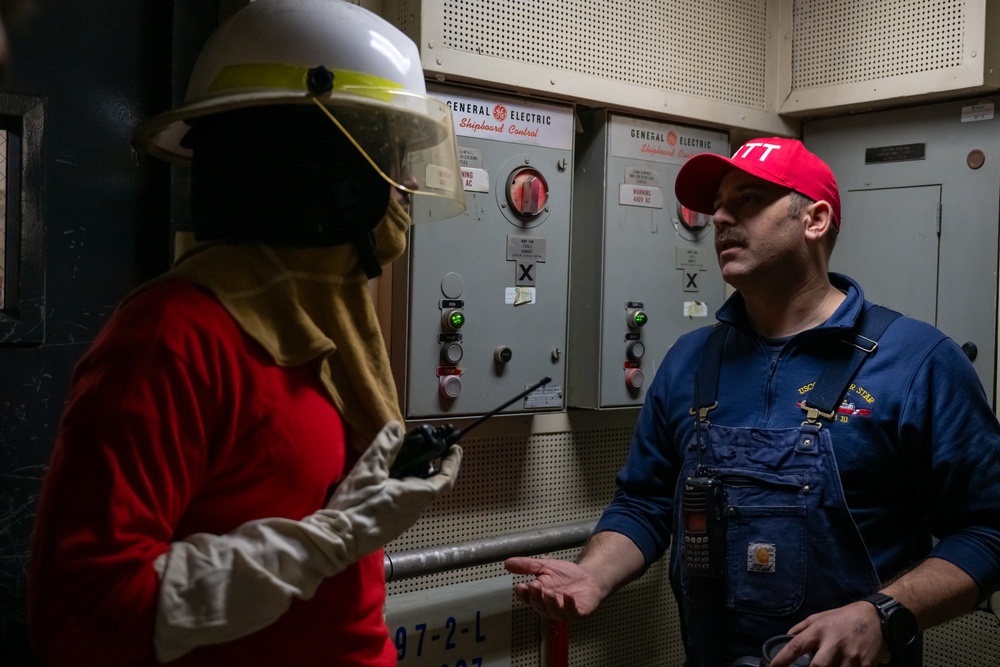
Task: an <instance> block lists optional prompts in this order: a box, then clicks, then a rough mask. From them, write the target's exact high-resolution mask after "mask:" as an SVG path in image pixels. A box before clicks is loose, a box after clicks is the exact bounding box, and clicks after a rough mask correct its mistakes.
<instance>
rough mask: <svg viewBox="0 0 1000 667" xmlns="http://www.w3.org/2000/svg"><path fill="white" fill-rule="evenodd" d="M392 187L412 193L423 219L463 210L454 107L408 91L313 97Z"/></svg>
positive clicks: (343, 89)
mask: <svg viewBox="0 0 1000 667" xmlns="http://www.w3.org/2000/svg"><path fill="white" fill-rule="evenodd" d="M312 99H313V102H314V103H315V104H316V105H317V106H319V107H320V108H321V109H322V110H323V112H324V113H325V114H326V115H327V116H328V117H329V118H330V120H331V121H332V122H333V123H334V124H335V125H336V126H337V127H338V128H339V129H340V131H341V132H343V133H344V135H345V136H346V137H347V138H348V140H350V142H351V143H352V144H354V146H355V147H356V148H357V149H358V151H360V153H361V154H362V155H363V156H364V158H365V159H366V160H367V161H368V162H369V163H370V164H371V165H372V167H374V168H375V170H376V171H377V172H378V173H379V175H381V176H382V178H383V179H385V181H386V182H387V183H389V184H390V185H391V186H392V187H394V188H397V189H398V190H400V191H402V192H404V193H406V194H408V195H409V196H410V200H411V209H412V210H413V211H419V212H420V218H419V219H421V220H443V219H446V218H452V217H455V216H457V215H460V214H462V213H464V212H465V209H466V203H465V190H464V188H463V185H462V179H461V173H460V171H459V165H458V150H457V144H456V140H455V131H454V125H453V121H452V117H451V109H449V108H448V105H447V104H445V103H444V102H442V101H440V100H437V99H434V98H432V97H428V96H426V95H421V94H418V93H412V92H409V91H405V90H399V89H394V88H385V87H374V86H364V85H358V86H352V85H345V86H337V88H336V90H335V91H334V92H333V93H332V94H330V95H328V96H322V97H320V96H316V95H314V96H313V98H312Z"/></svg>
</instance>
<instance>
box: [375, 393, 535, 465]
mask: <svg viewBox="0 0 1000 667" xmlns="http://www.w3.org/2000/svg"><path fill="white" fill-rule="evenodd" d="M551 380H552V378H550V377H548V376H546V377H544V378H542V379H541V380H540V381H538V382H536V383H535V384H533V385H531V386H530V387H528V388H527V389H525V390H524V391H522V392H521V393H520V394H518V395H517V396H515V397H514V398H512V399H510V400H509V401H507V402H506V403H504V404H503V405H501V406H500V407H498V408H495V409H493V410H491V411H490V412H488V413H486V414H485V415H483V416H482V417H480V418H479V419H477V420H476V421H474V422H472V423H471V424H469V425H468V426H466V427H465V428H464V429H460V430H458V431H456V430H455V427H454V426H452V425H451V424H446V425H444V426H437V427H431V425H430V424H421V425H420V426H418V427H417V428H415V429H413V430H411V431H410V432H409V433H407V434H406V436H405V437H404V438H403V446H402V448H401V449H400V450H399V454H397V455H396V460H395V461H393V463H392V466H391V467H390V468H389V476H390V477H393V478H395V479H400V478H402V477H430V476H431V475H433V474H436V473H437V469H436V467H435V466H434V465H433V464H434V461H435V460H437V459H439V458H441V457H442V456H444V454H445V452H447V451H448V448H449V447H451V446H452V445H453V444H455V443H456V442H458V441H459V439H460V438H461V437H462V436H463V435H465V434H466V433H468V432H469V431H471V430H472V429H474V428H475V427H477V426H479V425H480V424H482V423H483V422H484V421H486V420H487V419H489V418H490V417H493V416H494V415H496V414H498V413H499V412H500V411H501V410H503V409H504V408H506V407H507V406H509V405H511V404H512V403H514V402H515V401H519V400H520V399H522V398H524V397H525V396H527V395H528V394H530V393H531V392H533V391H535V390H536V389H538V388H539V387H541V386H543V385H546V384H548V383H549V382H550V381H551Z"/></svg>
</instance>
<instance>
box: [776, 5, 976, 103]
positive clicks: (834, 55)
mask: <svg viewBox="0 0 1000 667" xmlns="http://www.w3.org/2000/svg"><path fill="white" fill-rule="evenodd" d="M965 5H966V1H965V0H934V1H932V2H927V1H926V0H884V1H883V2H855V1H854V0H796V2H795V10H794V14H793V25H794V28H793V35H794V37H793V39H792V63H793V65H794V67H793V69H792V88H793V89H794V88H807V87H810V86H828V85H832V84H841V83H855V82H858V81H876V80H878V79H884V78H886V77H892V76H900V75H903V74H914V73H918V72H927V71H931V70H939V69H942V68H946V67H957V66H959V65H961V64H962V48H963V37H964V35H965V31H966V25H965Z"/></svg>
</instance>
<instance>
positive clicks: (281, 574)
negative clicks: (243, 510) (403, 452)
mask: <svg viewBox="0 0 1000 667" xmlns="http://www.w3.org/2000/svg"><path fill="white" fill-rule="evenodd" d="M403 439H404V433H403V427H402V426H401V425H400V424H399V423H398V422H390V423H388V424H387V425H386V426H385V427H384V428H383V429H382V431H381V432H380V433H379V434H378V435H377V436H376V437H375V439H374V440H373V441H372V443H371V444H370V445H369V447H368V449H367V450H366V451H365V452H364V453H363V454H362V455H361V458H360V459H359V460H358V462H357V463H356V464H355V465H354V468H353V469H351V471H350V472H349V473H348V474H347V477H345V478H344V480H343V481H342V482H341V483H340V484H339V485H338V487H337V490H336V491H335V492H334V494H333V496H332V497H331V498H330V501H329V502H328V503H327V505H326V507H325V508H324V509H321V510H319V511H317V512H315V513H313V514H310V515H309V516H307V517H305V518H304V519H302V520H301V521H295V520H292V519H284V518H267V519H259V520H257V521H250V522H247V523H245V524H243V525H241V526H240V527H238V528H237V529H236V530H234V531H233V532H231V533H227V534H225V535H213V534H208V533H196V534H194V535H189V536H187V537H185V538H184V539H183V540H180V541H176V542H171V543H170V548H169V550H168V551H167V552H166V553H164V554H162V555H161V556H159V557H158V558H157V559H156V560H155V562H154V568H155V569H156V572H157V574H158V575H159V578H160V593H159V599H158V605H157V617H156V631H155V636H154V646H155V649H156V657H157V659H158V660H160V661H161V662H167V661H170V660H174V659H176V658H178V657H180V656H182V655H184V654H185V653H187V652H188V651H190V650H191V649H193V648H195V647H197V646H203V645H207V644H217V643H220V642H225V641H230V640H233V639H237V638H239V637H244V636H246V635H248V634H250V633H252V632H255V631H257V630H259V629H261V628H263V627H265V626H267V625H270V624H271V623H273V622H274V621H275V620H276V619H277V618H278V617H279V616H281V615H282V614H283V613H284V612H285V610H287V609H288V607H289V606H290V605H291V601H292V599H293V598H302V599H308V598H310V597H312V596H313V594H315V592H316V589H317V588H318V587H319V585H320V584H321V583H322V581H323V580H324V579H325V578H326V577H330V576H333V575H335V574H337V573H338V572H340V571H342V570H344V569H345V568H347V567H348V566H349V565H351V564H352V563H354V562H355V561H357V560H358V559H360V558H362V557H363V556H366V555H368V554H370V553H372V552H374V551H376V550H378V549H379V548H381V547H383V546H384V545H385V544H387V543H388V542H391V541H392V540H394V539H396V538H397V537H399V535H400V534H402V533H403V531H405V530H406V529H407V528H409V527H410V526H412V525H413V524H414V523H416V521H417V519H419V518H420V515H421V514H422V513H423V511H424V510H425V509H426V508H427V507H428V506H429V505H430V504H431V502H433V501H434V499H435V498H437V497H438V495H440V494H441V493H443V492H445V491H448V490H449V489H451V488H452V487H453V486H454V485H455V479H456V477H457V476H458V469H459V466H460V464H461V460H462V449H461V448H460V447H459V446H458V445H452V446H451V447H450V448H449V449H448V451H447V453H446V454H445V456H444V457H443V458H442V460H441V466H440V470H439V472H437V473H436V474H433V475H431V476H430V477H427V478H426V479H424V478H422V477H404V478H402V479H394V478H392V477H390V475H389V467H390V465H391V464H392V462H393V459H395V457H396V455H397V454H398V452H399V449H400V448H401V447H402V445H403Z"/></svg>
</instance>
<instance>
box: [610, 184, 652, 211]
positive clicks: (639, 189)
mask: <svg viewBox="0 0 1000 667" xmlns="http://www.w3.org/2000/svg"><path fill="white" fill-rule="evenodd" d="M618 203H619V204H621V205H622V206H644V207H646V208H663V190H661V189H660V188H654V187H651V186H648V185H629V184H628V183H622V185H621V187H619V188H618Z"/></svg>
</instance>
